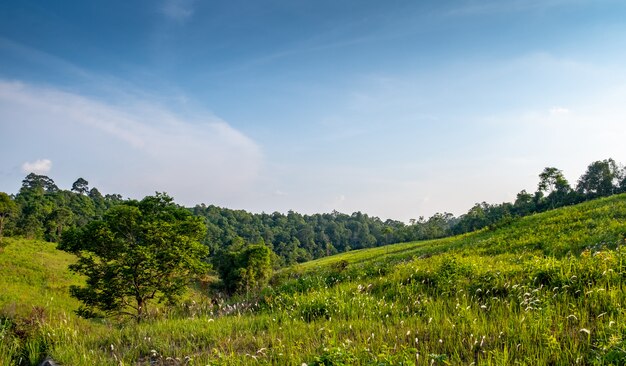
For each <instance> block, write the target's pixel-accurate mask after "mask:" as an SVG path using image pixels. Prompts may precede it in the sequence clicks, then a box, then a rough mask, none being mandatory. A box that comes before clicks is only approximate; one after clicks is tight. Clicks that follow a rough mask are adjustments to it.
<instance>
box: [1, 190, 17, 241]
mask: <svg viewBox="0 0 626 366" xmlns="http://www.w3.org/2000/svg"><path fill="white" fill-rule="evenodd" d="M16 214H17V205H16V204H15V202H13V200H12V199H11V197H10V196H9V195H8V194H6V193H4V192H0V246H1V244H2V233H3V230H4V226H5V225H6V222H7V220H8V219H9V218H10V217H12V216H15V215H16Z"/></svg>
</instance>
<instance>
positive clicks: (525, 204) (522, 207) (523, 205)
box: [513, 190, 536, 216]
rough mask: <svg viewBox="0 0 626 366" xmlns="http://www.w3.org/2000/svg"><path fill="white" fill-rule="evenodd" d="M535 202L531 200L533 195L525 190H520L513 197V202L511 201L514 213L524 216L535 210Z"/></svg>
mask: <svg viewBox="0 0 626 366" xmlns="http://www.w3.org/2000/svg"><path fill="white" fill-rule="evenodd" d="M535 208H536V207H535V204H534V200H533V195H532V194H530V193H528V192H526V190H522V191H521V192H520V193H518V194H517V197H516V198H515V202H514V203H513V210H514V212H515V214H516V215H519V216H524V215H528V214H529V213H531V212H533V211H534V210H535Z"/></svg>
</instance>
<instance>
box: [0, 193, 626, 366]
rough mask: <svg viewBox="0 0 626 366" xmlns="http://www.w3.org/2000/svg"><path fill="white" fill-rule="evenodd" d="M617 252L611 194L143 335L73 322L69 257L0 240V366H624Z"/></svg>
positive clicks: (621, 272) (322, 268) (331, 272)
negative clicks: (0, 247)
mask: <svg viewBox="0 0 626 366" xmlns="http://www.w3.org/2000/svg"><path fill="white" fill-rule="evenodd" d="M625 238H626V196H624V195H620V196H614V197H610V198H605V199H600V200H595V201H591V202H587V203H584V204H581V205H577V206H572V207H567V208H563V209H559V210H555V211H551V212H546V213H542V214H537V215H533V216H529V217H525V218H522V219H518V220H513V221H511V222H508V223H506V224H503V225H501V226H500V227H496V228H491V229H489V230H482V231H480V232H476V233H470V234H466V235H462V236H459V237H453V238H446V239H441V240H432V241H425V242H415V243H403V244H397V245H391V246H388V247H381V248H373V249H367V250H359V251H353V252H349V253H344V254H341V255H337V256H333V257H327V258H322V259H319V260H316V261H312V262H308V263H303V264H301V265H298V266H294V267H291V268H287V269H284V270H282V271H280V272H278V273H276V275H275V276H274V278H273V279H272V286H271V287H270V288H267V289H265V290H264V291H263V292H262V293H261V294H258V295H254V296H253V295H249V296H248V297H242V298H240V299H239V300H238V301H239V302H238V303H236V304H235V303H232V302H231V303H221V304H220V305H219V306H212V305H211V304H210V303H209V301H208V299H205V298H201V297H197V296H196V297H191V298H189V299H188V300H187V303H186V305H185V306H181V307H179V308H177V309H170V310H169V311H166V309H161V310H160V311H162V312H163V313H161V315H160V316H155V317H154V319H153V320H150V321H147V322H145V323H142V324H134V323H132V322H127V323H116V322H106V321H86V320H82V319H78V318H76V317H75V316H74V315H73V314H72V313H71V310H73V309H75V308H76V307H77V304H76V303H75V301H74V300H72V299H70V298H69V297H68V295H67V292H66V291H67V287H68V286H69V285H71V284H73V283H80V281H81V279H80V278H77V277H75V276H72V275H70V274H69V273H68V272H67V271H66V270H65V266H66V265H67V264H68V263H71V261H72V260H73V259H72V257H71V256H69V255H67V254H64V253H61V252H57V251H55V249H54V246H53V245H51V244H47V243H42V242H33V241H26V240H10V242H9V245H8V246H7V248H5V250H4V252H2V253H0V274H1V275H2V277H1V278H0V281H1V282H0V284H1V285H2V286H3V288H4V287H6V288H7V290H6V291H3V293H2V294H0V309H2V310H1V311H2V314H3V315H4V316H5V319H7V320H5V325H1V324H0V355H2V354H9V355H11V356H8V357H7V356H0V364H1V365H5V364H7V365H9V364H15V363H17V362H18V361H19V358H22V359H24V360H26V361H23V362H22V363H23V364H34V362H35V360H38V359H40V358H41V357H43V356H45V355H50V356H52V357H53V358H54V359H55V360H57V361H59V362H61V363H62V364H64V365H94V364H98V365H151V364H154V365H184V364H188V365H209V364H211V365H218V364H223V365H250V364H275V365H301V364H302V363H303V362H304V363H307V364H308V365H312V364H315V365H352V364H356V365H414V364H418V365H431V364H434V365H443V364H451V365H459V364H461V365H463V364H464V365H469V364H472V363H474V364H475V365H512V364H518V365H574V364H580V365H625V364H626V313H625V310H626V309H625V306H626V294H625V292H624V285H625V284H626V247H624V244H625V241H624V239H625ZM44 258H45V260H44ZM49 263H52V264H53V265H48V264H49ZM40 294H45V296H40ZM50 299H52V300H50ZM192 299H193V300H196V301H195V302H193V301H192ZM233 301H234V300H233ZM33 309H35V311H33ZM7 324H8V325H7ZM10 329H12V330H10ZM15 329H18V330H22V331H23V333H25V335H24V336H23V337H22V338H20V337H18V336H16V335H15ZM2 357H4V358H2Z"/></svg>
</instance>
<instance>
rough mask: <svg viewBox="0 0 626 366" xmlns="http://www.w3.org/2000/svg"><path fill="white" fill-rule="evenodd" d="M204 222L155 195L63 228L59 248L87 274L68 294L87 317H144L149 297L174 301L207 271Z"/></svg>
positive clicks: (81, 271) (74, 268)
mask: <svg viewBox="0 0 626 366" xmlns="http://www.w3.org/2000/svg"><path fill="white" fill-rule="evenodd" d="M205 230H206V229H205V226H204V223H203V220H202V219H201V218H199V217H194V216H192V215H191V213H190V212H189V211H187V210H185V209H184V208H181V207H179V206H177V205H175V204H174V203H173V200H172V198H171V197H169V196H167V195H165V194H159V193H157V194H156V196H149V197H146V198H144V199H143V200H141V201H140V202H137V201H127V202H124V203H122V204H119V205H116V206H114V207H113V208H111V209H110V210H108V211H107V212H106V213H105V215H104V217H103V219H102V220H97V221H93V222H91V223H89V224H87V225H86V226H85V227H83V228H78V229H73V230H70V231H67V232H66V233H65V234H64V235H63V239H62V241H61V245H60V248H61V249H63V250H66V251H69V252H72V253H74V254H76V255H77V256H78V261H77V262H76V263H75V264H73V265H71V266H70V269H71V270H73V271H74V272H77V273H80V274H82V275H85V276H86V277H87V283H86V286H83V287H77V286H74V287H72V288H71V289H70V292H71V295H72V296H74V297H75V298H77V299H79V300H80V301H82V303H83V306H82V307H81V308H80V309H79V311H78V312H79V314H81V315H83V316H86V317H93V316H110V315H120V314H125V315H130V316H133V317H135V318H136V319H137V320H138V321H139V320H141V319H142V318H144V317H145V315H146V311H147V306H148V303H149V302H150V301H152V300H159V301H167V302H168V303H175V302H176V301H177V299H178V297H179V296H180V295H181V294H182V293H183V292H184V291H185V289H186V288H187V285H188V284H189V282H190V281H192V280H193V279H194V278H195V277H197V276H198V275H201V274H203V273H205V272H206V270H207V269H208V268H207V264H206V262H205V259H206V257H207V255H208V250H207V248H206V246H204V245H202V244H200V243H199V240H200V239H201V238H202V237H203V236H204V234H205Z"/></svg>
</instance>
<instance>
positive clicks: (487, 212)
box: [193, 159, 626, 264]
mask: <svg viewBox="0 0 626 366" xmlns="http://www.w3.org/2000/svg"><path fill="white" fill-rule="evenodd" d="M621 192H626V170H625V169H624V168H621V167H620V166H619V165H618V164H617V163H616V162H615V161H614V160H613V159H606V160H602V161H596V162H593V163H591V164H590V165H589V166H588V167H587V171H586V172H585V173H584V174H583V175H582V176H581V177H580V178H579V179H578V182H577V184H576V186H575V187H572V186H571V185H570V183H569V182H568V181H567V179H566V178H565V177H564V175H563V172H562V171H561V170H559V169H557V168H554V167H547V168H545V169H544V170H543V171H542V172H541V174H539V183H538V185H537V190H536V191H535V192H534V193H529V192H527V191H525V190H523V191H521V192H520V193H518V194H517V198H516V200H515V202H504V203H500V204H488V203H486V202H482V203H477V204H476V205H474V206H473V207H472V208H470V209H469V210H468V212H467V213H465V214H463V215H461V216H459V217H454V216H453V215H452V214H450V213H436V214H434V215H433V216H431V217H430V218H428V219H425V218H424V217H420V218H419V219H417V220H411V221H410V222H409V223H408V224H405V223H403V222H401V221H395V220H386V221H382V220H381V219H379V218H378V217H372V216H368V215H366V214H363V213H361V212H355V213H353V214H351V215H347V214H343V213H339V212H337V211H333V212H332V213H326V214H314V215H302V214H299V213H296V212H293V211H289V212H288V213H287V214H286V215H285V214H281V213H278V212H275V213H273V214H266V213H262V214H252V213H250V212H246V211H243V210H230V209H227V208H220V207H217V206H212V205H211V206H205V205H198V206H196V207H194V208H193V213H194V214H195V215H199V216H203V217H205V218H206V220H207V226H208V234H207V240H206V242H207V243H210V246H211V249H212V251H214V252H215V251H217V250H219V249H220V248H224V249H228V248H233V250H239V249H241V248H242V247H244V246H245V245H246V243H264V244H266V245H267V246H269V247H270V248H271V249H272V250H273V252H274V253H276V255H277V256H278V257H279V258H280V260H281V261H282V264H292V263H295V262H303V261H307V260H311V259H315V258H319V257H323V256H327V255H331V254H335V253H342V252H346V251H349V250H353V249H361V248H370V247H376V246H382V245H387V244H391V243H398V242H406V241H415V240H425V239H435V238H441V237H446V236H451V235H457V234H463V233H467V232H471V231H475V230H479V229H483V228H486V227H496V226H498V225H503V224H505V223H507V222H508V221H510V220H512V219H513V218H515V217H521V216H526V215H529V214H532V213H537V212H543V211H546V210H550V209H554V208H558V207H562V206H566V205H572V204H576V203H580V202H583V201H586V200H590V199H594V198H598V197H604V196H610V195H612V194H616V193H621Z"/></svg>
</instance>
